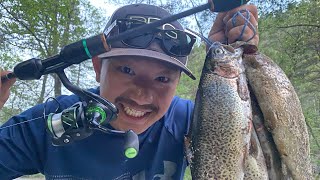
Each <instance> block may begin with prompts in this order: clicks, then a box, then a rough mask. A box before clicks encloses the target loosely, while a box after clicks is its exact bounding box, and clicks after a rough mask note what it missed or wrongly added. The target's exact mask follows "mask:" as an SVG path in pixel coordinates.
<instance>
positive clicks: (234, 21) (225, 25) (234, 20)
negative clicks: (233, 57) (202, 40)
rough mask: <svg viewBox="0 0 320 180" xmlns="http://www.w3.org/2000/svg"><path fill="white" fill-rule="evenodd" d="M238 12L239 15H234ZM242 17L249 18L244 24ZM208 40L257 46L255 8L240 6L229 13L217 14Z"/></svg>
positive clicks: (256, 15) (256, 12) (252, 6)
mask: <svg viewBox="0 0 320 180" xmlns="http://www.w3.org/2000/svg"><path fill="white" fill-rule="evenodd" d="M238 12H241V15H240V14H236V13H238ZM243 17H250V18H248V21H247V22H246V20H245V19H244V18H243ZM249 22H250V23H249ZM241 34H242V35H241ZM209 39H211V40H213V41H219V42H222V43H228V44H231V43H233V42H235V41H246V42H247V41H248V43H249V44H252V45H256V46H258V43H259V35H258V10H257V7H256V6H254V5H242V6H240V7H237V8H235V9H232V10H230V11H227V12H222V13H219V14H218V16H217V18H216V20H215V22H214V24H213V25H212V28H211V30H210V32H209Z"/></svg>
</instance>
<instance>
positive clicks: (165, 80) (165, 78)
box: [156, 76, 169, 83]
mask: <svg viewBox="0 0 320 180" xmlns="http://www.w3.org/2000/svg"><path fill="white" fill-rule="evenodd" d="M156 80H157V81H160V82H163V83H166V82H169V78H167V77H164V76H161V77H157V79H156Z"/></svg>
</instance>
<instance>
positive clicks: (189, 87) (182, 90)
mask: <svg viewBox="0 0 320 180" xmlns="http://www.w3.org/2000/svg"><path fill="white" fill-rule="evenodd" d="M205 56H206V50H205V45H204V44H201V45H200V46H195V47H194V48H193V50H192V52H191V54H190V56H189V57H188V58H189V59H188V64H187V66H188V68H189V69H190V70H191V72H193V74H194V75H195V77H196V78H197V79H196V80H192V79H191V78H189V76H187V75H185V74H183V75H182V76H181V79H180V83H179V86H178V88H177V95H179V96H180V97H183V98H186V99H191V100H194V99H195V95H196V92H197V89H198V84H199V80H200V75H201V71H202V67H203V63H204V59H205Z"/></svg>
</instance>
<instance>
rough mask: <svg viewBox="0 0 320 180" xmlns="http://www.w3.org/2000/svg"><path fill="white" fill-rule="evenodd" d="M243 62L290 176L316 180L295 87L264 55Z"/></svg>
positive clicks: (259, 54)
mask: <svg viewBox="0 0 320 180" xmlns="http://www.w3.org/2000/svg"><path fill="white" fill-rule="evenodd" d="M244 62H245V66H246V75H247V78H248V81H249V84H250V86H251V87H252V89H253V93H254V94H255V96H256V97H257V101H258V104H259V106H260V108H261V110H262V113H263V116H264V120H265V126H266V127H267V129H268V130H269V131H270V132H271V133H272V136H273V139H274V142H275V144H276V146H277V149H278V152H279V153H280V157H281V161H282V163H283V164H284V166H286V167H287V172H288V174H289V175H290V176H292V177H293V179H295V180H310V179H313V177H312V168H311V163H310V145H309V135H308V131H307V126H306V123H305V118H304V116H303V113H302V109H301V105H300V101H299V99H298V96H297V94H296V93H295V90H294V88H293V86H292V84H291V83H290V81H289V79H288V78H287V76H286V75H285V73H284V72H283V71H282V70H281V68H280V67H278V66H277V65H276V64H275V63H274V62H273V61H272V60H271V59H270V58H268V57H267V56H265V55H263V54H261V53H256V54H254V55H245V56H244ZM284 166H282V167H284Z"/></svg>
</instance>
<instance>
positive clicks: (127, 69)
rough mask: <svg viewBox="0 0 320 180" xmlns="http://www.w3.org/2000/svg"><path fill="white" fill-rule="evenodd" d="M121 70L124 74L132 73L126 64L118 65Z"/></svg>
mask: <svg viewBox="0 0 320 180" xmlns="http://www.w3.org/2000/svg"><path fill="white" fill-rule="evenodd" d="M120 70H121V72H123V73H126V74H130V75H134V72H133V70H132V69H131V68H129V67H127V66H121V67H120Z"/></svg>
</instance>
